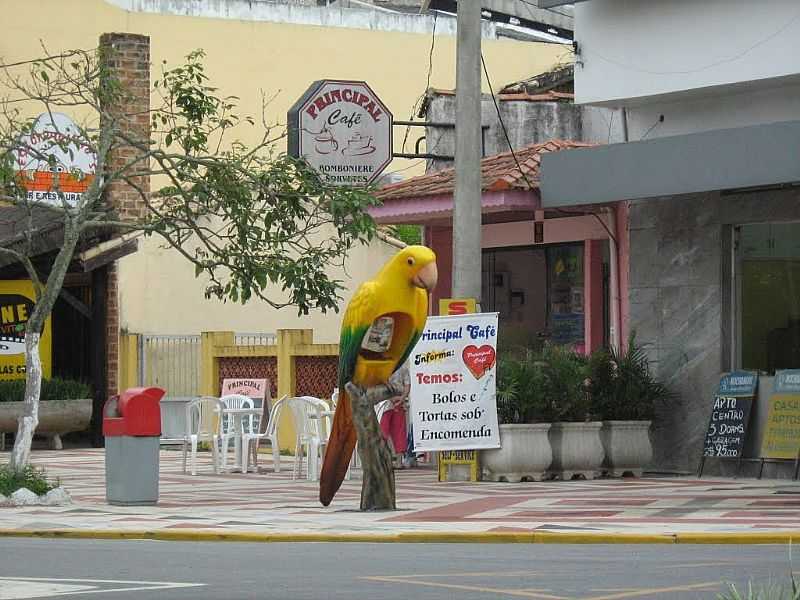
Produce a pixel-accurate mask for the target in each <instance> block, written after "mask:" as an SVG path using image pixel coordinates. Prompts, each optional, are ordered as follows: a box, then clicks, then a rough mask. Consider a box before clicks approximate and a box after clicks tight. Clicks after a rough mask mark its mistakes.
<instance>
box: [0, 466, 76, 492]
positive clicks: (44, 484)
mask: <svg viewBox="0 0 800 600" xmlns="http://www.w3.org/2000/svg"><path fill="white" fill-rule="evenodd" d="M60 485H61V482H60V481H59V480H58V479H56V481H55V482H53V481H49V480H48V479H47V476H46V474H45V472H44V469H37V468H36V467H34V466H32V465H27V466H26V467H24V468H23V469H21V470H19V471H15V470H13V469H11V468H10V467H9V466H8V465H0V494H3V496H10V495H11V494H13V493H14V492H16V491H17V490H18V489H21V488H27V489H29V490H30V491H32V492H33V493H34V494H36V495H37V496H41V495H42V494H46V493H47V492H49V491H50V490H52V489H55V488H57V487H58V486H60Z"/></svg>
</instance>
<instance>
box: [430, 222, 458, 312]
mask: <svg viewBox="0 0 800 600" xmlns="http://www.w3.org/2000/svg"><path fill="white" fill-rule="evenodd" d="M425 243H426V244H427V245H428V247H429V248H431V249H432V250H433V251H434V252H435V253H436V265H437V267H438V269H439V283H437V284H436V289H435V290H433V294H432V298H431V314H432V315H438V314H439V299H440V298H449V297H450V291H451V290H452V289H453V285H452V284H453V282H452V272H453V230H452V229H450V227H442V226H426V227H425Z"/></svg>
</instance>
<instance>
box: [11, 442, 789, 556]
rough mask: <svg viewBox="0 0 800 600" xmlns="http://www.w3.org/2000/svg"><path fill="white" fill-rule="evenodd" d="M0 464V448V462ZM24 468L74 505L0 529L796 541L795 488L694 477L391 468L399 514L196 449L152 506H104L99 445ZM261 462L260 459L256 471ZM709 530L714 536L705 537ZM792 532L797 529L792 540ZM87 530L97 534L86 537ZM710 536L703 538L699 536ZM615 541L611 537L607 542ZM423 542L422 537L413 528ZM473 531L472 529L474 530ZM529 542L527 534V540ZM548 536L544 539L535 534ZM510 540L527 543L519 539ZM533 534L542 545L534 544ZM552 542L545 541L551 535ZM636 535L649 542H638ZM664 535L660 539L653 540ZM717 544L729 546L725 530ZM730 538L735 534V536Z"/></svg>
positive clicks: (42, 510) (38, 457) (35, 512)
mask: <svg viewBox="0 0 800 600" xmlns="http://www.w3.org/2000/svg"><path fill="white" fill-rule="evenodd" d="M7 461H8V455H7V453H0V464H2V463H4V462H7ZM33 463H34V464H35V465H37V466H45V467H46V468H47V473H48V476H50V477H59V478H60V479H61V481H62V483H63V484H64V486H65V487H66V488H67V490H68V491H69V492H70V493H71V494H72V497H73V501H74V504H73V505H70V506H61V507H41V506H35V507H26V508H0V535H9V534H11V532H12V531H18V532H21V531H22V530H25V531H28V532H41V531H52V530H70V531H73V532H74V531H77V530H92V531H94V532H106V534H107V535H112V532H129V533H130V534H131V535H134V534H137V532H138V534H141V533H142V532H148V533H152V532H157V533H159V534H161V535H163V536H164V537H169V535H168V534H169V532H173V533H174V534H175V535H177V534H178V532H180V531H186V532H187V533H188V531H192V532H194V531H196V530H203V531H204V532H214V534H229V533H237V534H239V533H246V534H259V535H267V536H269V535H272V534H289V535H294V534H318V535H320V536H322V537H324V536H325V535H337V536H338V535H343V534H352V535H384V536H390V535H395V534H403V535H405V534H408V537H413V536H414V534H420V535H423V534H438V536H439V537H440V538H441V537H442V536H443V535H446V534H449V533H471V534H484V533H486V532H489V535H488V536H486V538H487V539H491V538H492V535H491V534H492V533H495V534H497V533H499V534H501V535H497V536H495V537H496V539H497V540H498V541H499V540H500V539H501V538H503V537H504V536H503V535H502V534H509V535H507V536H505V537H507V538H508V539H512V538H514V535H513V534H530V533H534V536H536V535H538V534H545V533H548V532H552V533H571V534H580V535H583V534H589V535H588V536H587V540H581V539H579V538H580V535H578V536H576V535H572V536H566V538H570V537H571V538H572V539H573V540H574V541H589V540H590V538H592V537H593V536H597V535H603V534H605V535H603V537H606V536H610V537H609V539H608V540H606V541H620V540H621V539H622V537H619V534H622V536H623V537H624V536H625V535H626V534H628V535H629V534H634V535H639V536H652V535H668V536H675V535H678V536H681V535H683V534H690V533H702V534H705V539H704V540H697V541H712V540H713V539H717V540H719V541H725V539H726V535H725V534H737V535H739V534H744V536H745V537H747V536H753V535H754V534H776V533H779V534H783V535H780V536H777V537H775V538H774V539H772V538H769V537H763V536H762V537H761V540H760V541H770V539H772V541H781V540H784V541H785V540H788V538H789V536H788V535H787V534H789V533H790V532H791V533H792V536H793V537H796V538H797V539H800V483H794V482H790V481H774V480H761V481H757V480H752V479H748V480H733V479H714V478H708V479H707V478H704V479H702V480H698V479H696V478H648V479H624V480H620V479H601V480H596V481H570V482H546V483H520V484H508V483H477V484H475V483H438V482H437V481H436V473H435V471H434V470H433V469H431V468H419V469H413V470H405V471H398V472H397V503H398V507H399V508H400V510H398V511H396V512H391V513H386V512H378V513H362V512H360V511H359V510H358V502H359V493H360V487H361V482H360V481H359V480H357V479H353V480H352V481H345V482H344V485H343V486H342V489H341V490H340V491H339V493H338V494H337V496H336V498H335V499H334V501H333V503H332V504H331V506H329V507H328V508H324V507H322V506H321V505H320V504H319V502H318V500H317V493H318V487H317V483H316V482H309V481H306V480H304V479H303V480H298V481H293V480H292V479H291V463H290V462H288V460H287V459H285V462H284V468H283V470H282V471H281V473H279V474H276V473H273V472H272V471H268V472H262V473H259V474H253V473H248V474H247V475H242V474H241V473H229V474H225V475H214V474H213V473H212V472H211V465H210V455H202V454H201V455H200V456H198V475H197V476H194V477H192V476H191V475H188V474H187V475H184V474H182V473H181V453H180V452H175V451H162V452H161V479H160V501H159V504H158V505H157V506H153V507H117V506H110V505H108V504H106V503H105V474H104V452H103V450H94V449H86V450H61V451H36V452H34V454H33ZM268 465H271V456H270V457H268V456H266V455H264V456H263V458H262V462H261V467H262V469H264V467H267V466H268ZM715 534H723V535H721V536H719V537H718V538H714V537H713V536H714V535H715ZM794 534H796V536H795V535H794ZM94 535H102V534H97V533H95V534H94ZM709 535H710V536H712V537H709ZM614 536H618V538H619V539H617V540H613V539H611V538H613V537H614ZM423 537H424V535H423ZM475 537H476V538H478V537H480V535H478V536H475ZM529 537H530V536H529ZM544 537H547V536H544ZM691 537H692V536H690V535H686V536H685V537H684V539H683V540H678V539H677V538H676V539H673V540H669V541H684V540H689V539H690V538H691ZM516 541H533V540H532V539H528V538H526V537H524V536H521V537H520V538H519V539H517V540H516ZM541 541H544V540H541ZM550 541H556V540H550ZM640 541H653V540H648V539H646V538H645V537H643V538H642V539H641V540H640ZM662 541H663V540H662ZM727 541H737V538H736V536H732V537H730V539H728V540H727ZM739 541H741V540H739Z"/></svg>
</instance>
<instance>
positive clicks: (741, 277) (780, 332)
mask: <svg viewBox="0 0 800 600" xmlns="http://www.w3.org/2000/svg"><path fill="white" fill-rule="evenodd" d="M736 235H737V242H736V243H735V245H734V248H735V254H734V256H735V269H736V271H735V272H736V274H737V280H736V286H737V290H736V293H737V296H738V299H739V302H738V322H737V334H738V335H737V338H738V341H739V343H738V344H737V349H738V353H739V356H738V359H739V360H738V362H739V364H740V365H741V367H742V368H744V369H749V370H758V371H762V372H767V373H770V374H772V373H774V372H775V370H776V369H789V368H794V369H797V368H800V223H766V224H757V225H742V226H740V227H737V228H736Z"/></svg>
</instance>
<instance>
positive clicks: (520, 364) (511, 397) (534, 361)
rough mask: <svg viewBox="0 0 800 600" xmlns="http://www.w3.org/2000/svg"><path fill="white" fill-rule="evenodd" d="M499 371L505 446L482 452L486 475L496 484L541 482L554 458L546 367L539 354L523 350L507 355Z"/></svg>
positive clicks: (500, 417)
mask: <svg viewBox="0 0 800 600" xmlns="http://www.w3.org/2000/svg"><path fill="white" fill-rule="evenodd" d="M497 368H498V376H497V416H498V420H499V421H500V446H501V447H500V448H497V449H494V450H483V451H481V465H482V467H483V470H484V473H485V476H486V477H487V478H488V479H491V480H492V481H501V480H506V481H509V482H518V481H521V480H522V479H524V478H528V479H532V480H534V481H540V480H541V479H542V477H543V476H544V475H545V473H546V472H547V468H548V467H549V466H550V462H551V460H552V458H553V453H552V450H551V448H550V441H549V439H548V437H547V432H548V431H549V429H550V423H551V421H552V416H553V413H552V404H551V403H550V402H549V400H548V398H547V392H546V385H545V377H546V375H545V365H544V363H542V361H541V360H540V357H539V356H538V355H537V353H536V352H534V351H533V350H531V349H521V350H517V351H516V352H506V353H503V354H502V355H501V356H500V357H499V360H498V361H497Z"/></svg>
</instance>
